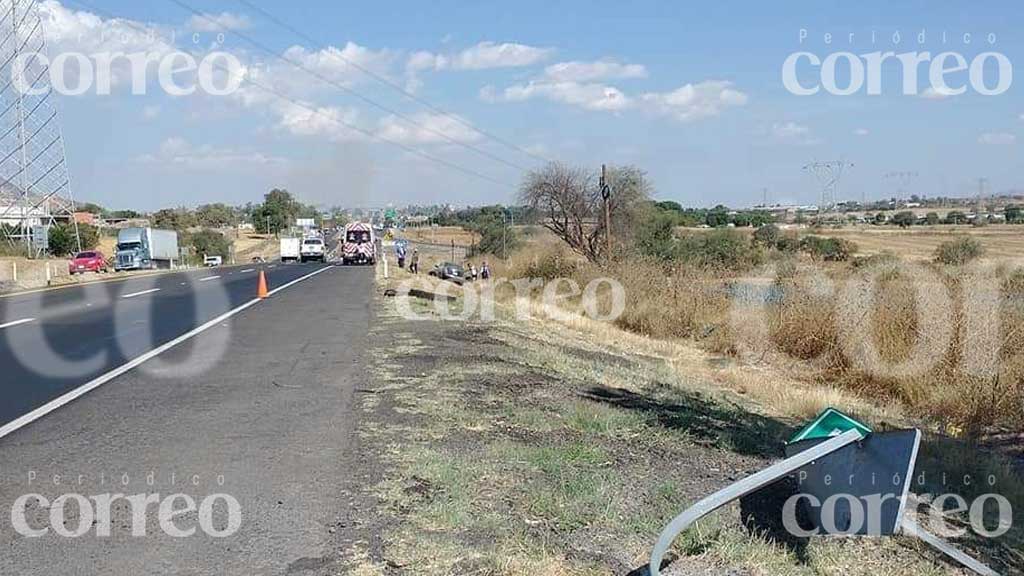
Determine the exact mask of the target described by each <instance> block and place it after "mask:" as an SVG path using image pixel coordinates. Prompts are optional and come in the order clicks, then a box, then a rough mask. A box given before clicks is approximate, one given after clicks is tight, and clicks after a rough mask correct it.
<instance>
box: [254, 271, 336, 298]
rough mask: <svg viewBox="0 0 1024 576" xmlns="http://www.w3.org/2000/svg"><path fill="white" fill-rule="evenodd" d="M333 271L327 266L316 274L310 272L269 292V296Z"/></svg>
mask: <svg viewBox="0 0 1024 576" xmlns="http://www.w3.org/2000/svg"><path fill="white" fill-rule="evenodd" d="M333 269H334V268H333V267H332V266H325V267H323V268H321V269H319V270H316V271H315V272H310V273H309V274H306V275H305V276H302V277H301V278H296V279H295V280H292V281H291V282H289V283H287V284H284V285H282V286H278V287H277V288H274V289H273V290H271V291H270V292H267V295H268V296H273V295H274V294H277V293H278V292H280V291H281V290H284V289H285V288H288V287H289V286H294V285H295V284H298V283H299V282H302V281H303V280H305V279H306V278H312V277H313V276H316V275H317V274H320V273H321V272H327V271H328V270H333Z"/></svg>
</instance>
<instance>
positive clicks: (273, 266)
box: [267, 264, 277, 268]
mask: <svg viewBox="0 0 1024 576" xmlns="http://www.w3.org/2000/svg"><path fill="white" fill-rule="evenodd" d="M276 267H277V264H271V265H270V266H267V268H276Z"/></svg>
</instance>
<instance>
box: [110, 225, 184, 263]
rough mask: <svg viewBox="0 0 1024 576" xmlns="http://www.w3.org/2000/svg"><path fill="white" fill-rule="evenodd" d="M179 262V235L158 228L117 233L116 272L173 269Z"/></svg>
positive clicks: (129, 229) (126, 229)
mask: <svg viewBox="0 0 1024 576" xmlns="http://www.w3.org/2000/svg"><path fill="white" fill-rule="evenodd" d="M177 260H178V233H177V232H175V231H174V230H158V229H156V228H125V229H124V230H121V231H120V232H118V233H117V253H116V255H115V256H114V270H118V271H121V270H154V269H157V268H168V269H169V268H173V267H174V263H175V262H176V261H177Z"/></svg>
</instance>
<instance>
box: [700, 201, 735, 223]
mask: <svg viewBox="0 0 1024 576" xmlns="http://www.w3.org/2000/svg"><path fill="white" fill-rule="evenodd" d="M704 223H705V224H707V225H708V226H710V227H712V228H720V227H722V226H726V225H728V224H729V211H728V209H727V208H726V207H725V206H722V205H718V206H715V207H714V208H713V209H712V210H711V211H710V212H708V213H707V215H706V216H705V217H704Z"/></svg>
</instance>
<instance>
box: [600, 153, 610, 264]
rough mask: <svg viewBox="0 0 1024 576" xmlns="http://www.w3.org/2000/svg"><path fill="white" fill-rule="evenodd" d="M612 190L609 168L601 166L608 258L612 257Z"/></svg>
mask: <svg viewBox="0 0 1024 576" xmlns="http://www.w3.org/2000/svg"><path fill="white" fill-rule="evenodd" d="M611 197H612V189H611V187H610V186H608V178H607V168H606V167H605V165H604V164H601V198H603V199H604V235H605V239H606V240H607V241H608V258H609V259H610V258H611V257H612V210H611Z"/></svg>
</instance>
